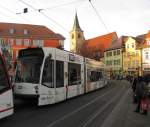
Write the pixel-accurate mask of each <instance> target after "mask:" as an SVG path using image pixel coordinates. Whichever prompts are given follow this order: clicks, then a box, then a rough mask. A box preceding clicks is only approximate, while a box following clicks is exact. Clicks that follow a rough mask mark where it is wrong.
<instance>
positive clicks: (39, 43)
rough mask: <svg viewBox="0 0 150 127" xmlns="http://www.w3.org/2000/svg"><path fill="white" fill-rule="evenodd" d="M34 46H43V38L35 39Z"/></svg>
mask: <svg viewBox="0 0 150 127" xmlns="http://www.w3.org/2000/svg"><path fill="white" fill-rule="evenodd" d="M33 46H37V47H43V40H33Z"/></svg>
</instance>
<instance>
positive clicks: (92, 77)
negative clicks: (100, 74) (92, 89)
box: [90, 71, 96, 82]
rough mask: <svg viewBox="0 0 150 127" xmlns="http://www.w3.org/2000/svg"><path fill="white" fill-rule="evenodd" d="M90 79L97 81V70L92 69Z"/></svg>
mask: <svg viewBox="0 0 150 127" xmlns="http://www.w3.org/2000/svg"><path fill="white" fill-rule="evenodd" d="M90 81H91V82H95V81H96V72H95V71H91V76H90Z"/></svg>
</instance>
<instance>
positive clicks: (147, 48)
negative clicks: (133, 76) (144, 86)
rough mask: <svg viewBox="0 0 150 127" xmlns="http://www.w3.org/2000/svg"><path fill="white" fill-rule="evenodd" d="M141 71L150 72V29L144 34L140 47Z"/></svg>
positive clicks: (144, 73)
mask: <svg viewBox="0 0 150 127" xmlns="http://www.w3.org/2000/svg"><path fill="white" fill-rule="evenodd" d="M142 72H143V75H146V74H150V31H148V33H147V34H146V36H145V38H144V44H143V47H142Z"/></svg>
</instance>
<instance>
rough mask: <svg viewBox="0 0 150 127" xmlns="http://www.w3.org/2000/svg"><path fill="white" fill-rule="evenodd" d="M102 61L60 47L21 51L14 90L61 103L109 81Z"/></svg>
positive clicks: (44, 103) (21, 94)
mask: <svg viewBox="0 0 150 127" xmlns="http://www.w3.org/2000/svg"><path fill="white" fill-rule="evenodd" d="M106 82H107V79H106V78H105V76H104V73H103V67H102V64H101V63H100V64H99V63H98V62H96V61H94V60H91V59H87V58H84V57H82V56H79V55H76V54H73V53H70V52H67V51H63V50H60V49H56V48H28V49H23V50H20V51H19V54H18V60H17V68H16V76H15V85H14V93H15V94H16V95H18V96H26V97H27V96H29V97H36V98H38V105H47V104H53V103H57V102H60V101H63V100H66V99H68V98H72V97H74V96H78V95H81V94H84V93H85V92H89V91H92V90H95V89H98V88H100V87H103V86H104V85H106Z"/></svg>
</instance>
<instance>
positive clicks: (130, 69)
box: [123, 36, 142, 76]
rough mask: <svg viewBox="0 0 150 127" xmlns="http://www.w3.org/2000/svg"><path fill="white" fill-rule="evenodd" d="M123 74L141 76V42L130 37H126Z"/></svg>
mask: <svg viewBox="0 0 150 127" xmlns="http://www.w3.org/2000/svg"><path fill="white" fill-rule="evenodd" d="M124 46H125V47H124V48H125V49H124V52H123V73H124V75H126V76H127V75H131V76H138V75H141V67H142V66H141V62H142V60H141V49H140V42H138V41H136V39H135V38H133V37H130V36H125V37H124Z"/></svg>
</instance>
